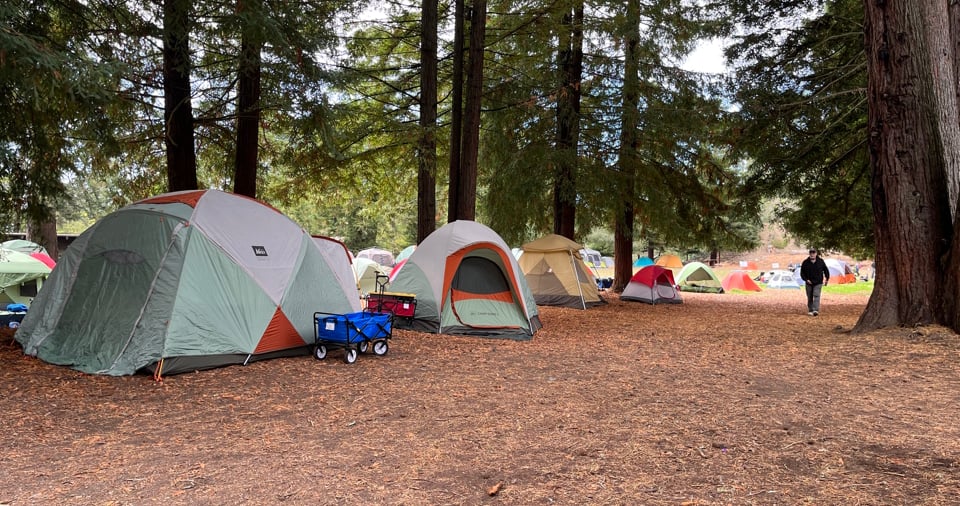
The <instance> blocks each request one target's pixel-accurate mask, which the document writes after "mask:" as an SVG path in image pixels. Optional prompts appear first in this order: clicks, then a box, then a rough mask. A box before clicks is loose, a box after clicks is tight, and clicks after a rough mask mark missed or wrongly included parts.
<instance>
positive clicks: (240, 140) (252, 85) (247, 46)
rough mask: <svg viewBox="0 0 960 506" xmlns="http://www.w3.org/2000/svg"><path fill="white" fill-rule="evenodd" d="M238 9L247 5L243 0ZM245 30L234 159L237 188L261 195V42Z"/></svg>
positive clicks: (254, 196)
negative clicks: (258, 173) (258, 185)
mask: <svg viewBox="0 0 960 506" xmlns="http://www.w3.org/2000/svg"><path fill="white" fill-rule="evenodd" d="M239 5H240V6H239V7H238V9H240V10H242V9H244V7H243V5H244V3H243V2H240V4H239ZM251 31H252V30H251V29H250V28H246V29H245V30H244V32H246V33H244V34H243V37H242V40H241V42H240V67H239V75H238V81H237V146H236V160H234V171H233V192H234V193H236V194H238V195H246V196H247V197H251V198H256V197H257V158H258V156H259V148H260V47H261V43H260V42H259V41H257V40H256V37H254V36H253V35H251V33H249V32H251Z"/></svg>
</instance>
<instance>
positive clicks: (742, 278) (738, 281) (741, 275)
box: [720, 270, 761, 292]
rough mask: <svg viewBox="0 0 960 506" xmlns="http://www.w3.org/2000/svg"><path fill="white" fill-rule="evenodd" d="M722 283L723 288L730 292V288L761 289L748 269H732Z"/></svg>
mask: <svg viewBox="0 0 960 506" xmlns="http://www.w3.org/2000/svg"><path fill="white" fill-rule="evenodd" d="M720 283H721V284H722V285H723V289H724V290H726V291H728V292H729V291H730V290H744V291H748V292H759V291H761V290H760V286H759V285H757V283H756V282H755V281H754V280H753V279H752V278H751V277H750V274H747V271H739V270H738V271H732V272H730V273H729V274H727V275H726V276H725V277H724V278H723V281H721V282H720Z"/></svg>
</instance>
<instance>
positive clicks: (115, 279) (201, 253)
mask: <svg viewBox="0 0 960 506" xmlns="http://www.w3.org/2000/svg"><path fill="white" fill-rule="evenodd" d="M319 241H322V239H319V238H313V237H311V236H310V235H309V234H307V233H306V232H305V231H304V230H303V229H301V228H300V227H299V226H298V225H297V224H296V223H294V222H293V221H291V220H290V219H288V218H287V217H286V216H284V215H283V214H281V213H280V212H279V211H277V210H275V209H273V208H272V207H269V206H267V205H265V204H263V203H260V202H258V201H256V200H253V199H249V198H246V197H241V196H237V195H232V194H228V193H224V192H220V191H214V190H206V191H187V192H176V193H169V194H164V195H159V196H157V197H153V198H149V199H146V200H142V201H140V202H136V203H134V204H131V205H129V206H126V207H124V208H123V209H120V210H119V211H116V212H113V213H111V214H109V215H107V216H106V217H104V218H102V219H101V220H99V221H98V222H97V223H95V224H94V225H93V226H91V227H90V228H89V229H87V230H86V231H85V232H84V233H83V234H81V235H80V236H79V237H78V238H77V239H76V240H75V241H74V243H73V244H72V245H71V246H70V248H69V249H68V250H67V251H66V252H65V253H64V255H63V256H62V257H61V258H60V262H59V263H58V264H57V268H56V269H54V272H53V274H52V275H51V276H50V278H49V280H48V282H47V286H46V287H45V288H44V290H43V291H41V292H40V294H39V296H38V297H37V298H36V300H35V301H34V304H33V306H31V308H30V311H29V312H28V313H27V316H26V318H24V322H23V325H22V326H21V328H20V330H19V331H18V332H17V334H16V336H15V337H16V339H17V340H18V341H20V343H21V344H22V345H23V347H24V352H25V353H27V354H29V355H35V356H37V357H39V358H41V359H43V360H45V361H47V362H51V363H54V364H60V365H67V366H70V367H73V368H75V369H78V370H80V371H84V372H88V373H96V374H109V375H125V374H133V373H135V372H137V371H140V370H149V371H154V372H155V373H156V374H162V373H175V372H184V371H190V370H197V369H206V368H211V367H217V366H222V365H227V364H239V363H246V362H249V361H252V360H258V359H263V358H269V357H274V356H278V355H284V354H291V353H294V352H305V351H307V350H308V347H307V345H309V344H311V343H312V342H313V341H314V337H313V334H314V319H313V313H314V312H315V311H325V312H331V313H348V312H355V311H359V310H360V298H359V296H358V295H357V291H356V282H355V280H354V278H353V277H352V276H350V277H348V278H346V279H344V277H343V272H344V269H343V267H342V265H340V263H342V262H346V261H347V260H346V258H347V257H346V255H345V253H344V249H337V248H335V247H330V248H327V250H326V251H324V250H323V249H321V248H320V247H318V246H317V244H318V242H319ZM347 269H349V267H347Z"/></svg>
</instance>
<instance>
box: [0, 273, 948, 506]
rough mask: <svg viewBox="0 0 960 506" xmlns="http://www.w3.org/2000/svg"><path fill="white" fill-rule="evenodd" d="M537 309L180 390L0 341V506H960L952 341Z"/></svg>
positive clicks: (614, 309) (178, 381)
mask: <svg viewBox="0 0 960 506" xmlns="http://www.w3.org/2000/svg"><path fill="white" fill-rule="evenodd" d="M607 298H608V300H609V304H607V305H605V306H603V307H600V308H596V309H592V310H589V311H577V310H572V309H560V308H551V307H541V317H542V320H543V323H544V328H543V330H542V331H541V332H540V333H538V334H537V335H536V336H535V337H534V339H533V340H532V341H529V342H514V341H502V340H490V339H483V338H466V337H449V336H436V335H427V334H421V333H414V332H407V331H396V332H395V333H394V339H393V340H392V341H391V347H390V351H389V353H388V354H387V355H386V356H384V357H375V356H373V355H362V356H361V357H360V358H359V360H358V361H357V362H356V363H355V364H352V365H347V364H345V363H343V361H342V360H340V356H339V355H338V354H337V352H332V353H331V356H329V357H328V358H327V359H326V360H324V361H317V360H314V359H313V358H312V357H309V356H302V357H294V358H286V359H277V360H270V361H264V362H259V363H253V364H251V365H248V366H235V367H226V368H222V369H217V370H211V371H202V372H197V373H190V374H182V375H176V376H170V377H167V378H165V379H164V381H163V382H160V383H158V382H155V381H154V380H153V379H152V378H150V377H149V376H134V377H123V378H111V377H98V376H90V375H85V374H81V373H78V372H76V371H72V370H70V369H66V368H62V367H56V366H52V365H49V364H45V363H43V362H41V361H38V360H36V359H34V358H31V357H26V356H24V355H23V354H22V350H21V349H20V348H19V346H18V345H16V344H15V343H13V342H12V340H11V339H10V337H9V335H7V336H5V337H4V338H3V342H2V343H0V388H2V395H0V424H2V428H3V434H4V436H3V437H2V438H0V504H9V505H25V504H91V505H112V504H136V505H142V504H158V503H174V504H276V503H281V502H282V503H285V504H409V505H420V504H578V505H579V504H653V505H658V504H665V505H666V504H670V505H683V504H686V505H713V504H818V505H819V504H911V505H914V504H928V505H941V504H942V505H947V504H960V422H958V411H957V406H958V405H960V370H958V365H957V364H958V363H960V339H958V337H957V336H956V335H955V334H954V333H952V332H950V331H948V330H946V329H943V328H939V327H918V328H896V329H888V330H884V331H879V332H875V333H871V334H867V335H851V334H849V333H848V332H847V330H849V329H850V328H851V327H852V326H853V325H854V324H855V323H856V320H857V318H858V316H859V314H860V312H861V311H862V310H863V307H864V305H865V304H866V300H867V299H866V296H862V295H857V296H847V295H845V296H840V295H832V296H831V295H829V294H828V295H826V296H825V298H824V302H823V312H822V313H821V315H820V316H819V317H810V316H807V315H806V311H805V308H804V300H803V295H802V294H801V293H800V291H796V290H793V291H790V290H782V291H776V290H766V291H764V292H762V293H759V294H723V295H712V294H687V293H685V294H684V304H682V305H658V306H650V305H646V304H640V303H633V302H625V301H620V300H619V299H618V298H617V297H615V296H611V295H608V296H607Z"/></svg>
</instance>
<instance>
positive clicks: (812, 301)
mask: <svg viewBox="0 0 960 506" xmlns="http://www.w3.org/2000/svg"><path fill="white" fill-rule="evenodd" d="M804 286H806V288H807V311H808V312H811V313H812V312H814V311H816V312H818V313H819V312H820V291H821V290H823V285H822V284H817V285H810V284H808V285H804Z"/></svg>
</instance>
